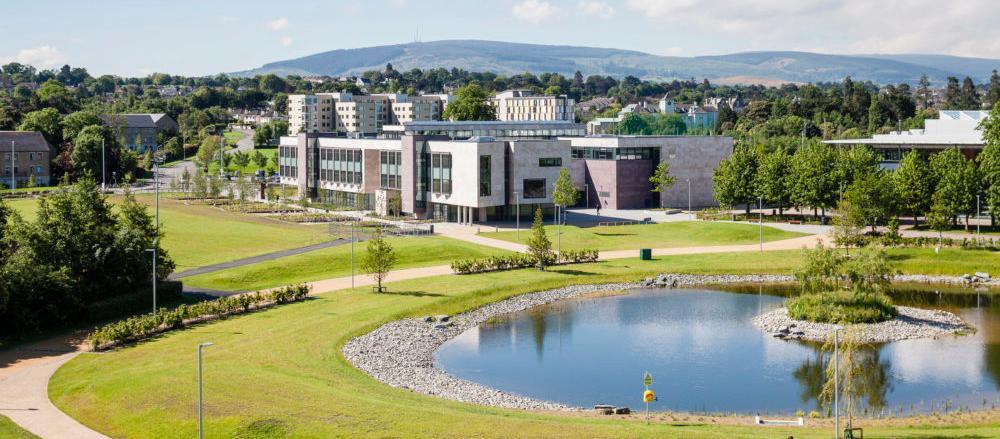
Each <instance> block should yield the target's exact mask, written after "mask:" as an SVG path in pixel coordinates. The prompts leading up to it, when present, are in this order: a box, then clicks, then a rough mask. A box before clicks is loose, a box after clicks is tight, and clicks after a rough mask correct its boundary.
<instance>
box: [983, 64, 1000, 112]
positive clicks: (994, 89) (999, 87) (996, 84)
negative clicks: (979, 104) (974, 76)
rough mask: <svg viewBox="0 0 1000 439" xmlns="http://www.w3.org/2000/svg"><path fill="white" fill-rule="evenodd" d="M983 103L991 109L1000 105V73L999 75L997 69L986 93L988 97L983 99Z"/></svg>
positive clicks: (991, 77) (991, 76)
mask: <svg viewBox="0 0 1000 439" xmlns="http://www.w3.org/2000/svg"><path fill="white" fill-rule="evenodd" d="M983 103H985V104H986V106H987V107H989V108H993V107H995V106H996V104H998V103H1000V73H997V71H996V69H994V70H993V74H992V75H990V88H989V89H988V90H987V91H986V96H984V97H983Z"/></svg>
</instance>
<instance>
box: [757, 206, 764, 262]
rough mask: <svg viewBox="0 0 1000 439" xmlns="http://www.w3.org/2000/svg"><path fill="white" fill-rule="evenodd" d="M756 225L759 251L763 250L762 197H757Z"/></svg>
mask: <svg viewBox="0 0 1000 439" xmlns="http://www.w3.org/2000/svg"><path fill="white" fill-rule="evenodd" d="M757 209H758V210H757V225H758V230H760V251H761V252H763V251H764V197H757Z"/></svg>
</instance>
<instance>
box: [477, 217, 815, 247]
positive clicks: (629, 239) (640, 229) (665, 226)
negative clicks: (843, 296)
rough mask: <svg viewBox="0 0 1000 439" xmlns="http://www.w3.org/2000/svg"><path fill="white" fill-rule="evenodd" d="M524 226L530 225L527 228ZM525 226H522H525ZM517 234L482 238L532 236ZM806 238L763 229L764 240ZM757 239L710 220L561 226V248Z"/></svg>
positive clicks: (751, 228)
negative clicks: (624, 224) (629, 224)
mask: <svg viewBox="0 0 1000 439" xmlns="http://www.w3.org/2000/svg"><path fill="white" fill-rule="evenodd" d="M527 226H530V224H529V225H527ZM527 226H525V227H527ZM545 231H546V233H547V234H548V235H549V239H550V240H551V241H552V243H553V246H555V242H556V226H546V227H545ZM520 235H521V238H520V240H518V239H517V232H488V233H482V236H485V237H489V238H496V239H502V240H504V241H510V242H519V243H521V244H524V243H526V242H527V240H528V237H529V236H531V233H530V231H529V230H527V229H525V230H521V232H520ZM799 236H805V234H802V233H795V232H787V231H784V230H780V229H776V228H773V227H768V226H766V225H765V226H764V241H777V240H782V239H789V238H796V237H799ZM759 240H760V230H759V229H758V226H756V225H751V224H734V223H721V222H711V221H679V222H669V223H659V224H637V225H631V226H603V227H576V226H562V244H561V245H562V248H563V249H597V250H627V249H637V248H668V247H691V246H707V245H730V244H753V243H756V242H758V241H759Z"/></svg>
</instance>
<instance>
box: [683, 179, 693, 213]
mask: <svg viewBox="0 0 1000 439" xmlns="http://www.w3.org/2000/svg"><path fill="white" fill-rule="evenodd" d="M684 180H686V181H687V184H688V215H690V214H691V179H690V178H685V179H684Z"/></svg>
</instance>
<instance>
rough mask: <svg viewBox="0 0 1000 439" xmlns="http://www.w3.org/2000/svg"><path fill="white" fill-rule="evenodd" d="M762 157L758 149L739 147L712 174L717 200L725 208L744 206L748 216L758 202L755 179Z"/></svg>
mask: <svg viewBox="0 0 1000 439" xmlns="http://www.w3.org/2000/svg"><path fill="white" fill-rule="evenodd" d="M759 157H760V151H759V149H758V148H755V147H749V146H737V147H736V148H735V149H734V150H733V154H732V155H731V156H729V157H728V158H726V159H725V160H723V161H722V162H720V163H719V165H718V166H716V168H715V172H714V173H713V174H712V185H713V187H714V189H715V198H716V199H717V200H718V201H719V204H720V205H722V206H723V207H726V208H729V209H733V208H735V207H736V206H738V205H740V204H743V205H745V206H746V213H747V215H749V214H750V206H751V205H752V204H753V202H754V201H756V193H755V191H754V177H755V176H756V174H757V164H758V161H759Z"/></svg>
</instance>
